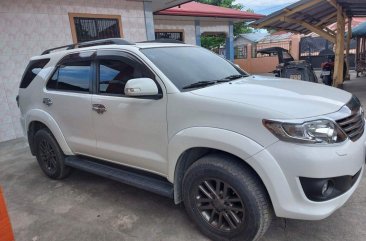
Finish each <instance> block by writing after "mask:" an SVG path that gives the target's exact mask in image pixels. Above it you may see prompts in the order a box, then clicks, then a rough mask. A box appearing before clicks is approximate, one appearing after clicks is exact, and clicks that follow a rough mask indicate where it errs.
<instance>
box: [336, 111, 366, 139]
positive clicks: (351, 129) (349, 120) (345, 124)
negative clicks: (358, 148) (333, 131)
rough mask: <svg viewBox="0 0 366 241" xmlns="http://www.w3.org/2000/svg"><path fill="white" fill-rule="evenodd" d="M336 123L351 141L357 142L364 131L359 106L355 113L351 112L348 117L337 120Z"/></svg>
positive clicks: (362, 117)
mask: <svg viewBox="0 0 366 241" xmlns="http://www.w3.org/2000/svg"><path fill="white" fill-rule="evenodd" d="M337 123H338V125H339V126H340V127H341V128H342V130H343V131H344V132H345V133H346V134H347V136H348V137H349V138H350V139H351V140H352V141H357V140H358V139H359V138H360V137H361V136H362V134H363V132H364V129H365V119H364V115H363V110H362V108H361V107H360V106H359V107H358V108H357V110H356V111H352V114H351V115H350V116H348V117H346V118H343V119H340V120H337Z"/></svg>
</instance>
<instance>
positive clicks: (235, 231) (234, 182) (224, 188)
mask: <svg viewBox="0 0 366 241" xmlns="http://www.w3.org/2000/svg"><path fill="white" fill-rule="evenodd" d="M240 161H241V160H237V159H236V158H233V157H230V156H227V155H222V154H219V155H208V156H204V157H203V158H201V159H200V160H198V161H196V162H195V163H194V164H192V166H191V167H189V169H188V170H187V172H186V174H185V176H184V178H183V200H184V204H185V207H186V210H187V212H188V215H189V216H190V217H191V219H193V220H194V221H195V222H196V224H197V226H198V228H199V229H200V230H201V232H202V233H204V234H205V235H207V236H208V237H210V238H211V239H212V240H217V241H224V240H233V241H234V240H235V241H239V240H240V241H253V240H258V239H260V238H261V237H262V236H263V234H264V233H265V232H266V231H267V229H268V227H269V225H270V223H271V220H272V215H273V211H272V206H271V203H270V201H269V197H268V195H267V193H266V191H265V189H264V187H263V184H262V183H261V181H260V180H259V178H258V177H257V176H256V175H254V174H253V173H252V171H250V170H247V169H246V168H245V167H244V166H243V165H241V163H240Z"/></svg>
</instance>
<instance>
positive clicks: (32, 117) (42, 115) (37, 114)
mask: <svg viewBox="0 0 366 241" xmlns="http://www.w3.org/2000/svg"><path fill="white" fill-rule="evenodd" d="M25 127H26V128H25V129H26V131H27V137H28V142H29V145H30V149H31V151H32V154H33V155H34V153H35V150H34V148H35V147H34V145H33V142H34V140H33V138H34V135H35V133H36V132H37V131H38V130H39V129H42V128H47V129H48V130H49V131H50V132H51V133H52V135H53V136H54V137H55V139H56V141H57V143H58V144H59V146H60V148H61V150H62V151H63V153H64V154H65V155H73V152H72V151H71V149H70V147H69V146H68V144H67V142H66V140H65V137H64V136H63V134H62V132H61V129H60V127H59V126H58V124H57V122H56V121H55V120H54V119H53V118H52V116H51V115H50V114H48V113H47V112H45V111H43V110H40V109H34V110H31V111H29V112H28V113H27V115H26V118H25Z"/></svg>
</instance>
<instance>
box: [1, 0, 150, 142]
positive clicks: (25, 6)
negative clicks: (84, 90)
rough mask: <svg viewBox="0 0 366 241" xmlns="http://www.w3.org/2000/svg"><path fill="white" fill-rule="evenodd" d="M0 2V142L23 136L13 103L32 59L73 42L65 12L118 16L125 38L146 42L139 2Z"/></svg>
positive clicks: (42, 0)
mask: <svg viewBox="0 0 366 241" xmlns="http://www.w3.org/2000/svg"><path fill="white" fill-rule="evenodd" d="M0 1H1V2H0V141H6V140H10V139H14V138H17V137H21V136H23V133H22V130H21V126H20V124H19V115H20V113H19V110H18V108H17V106H16V101H15V97H16V95H17V93H18V86H19V81H20V79H21V77H22V74H23V71H24V69H25V67H26V65H27V63H28V60H29V58H30V57H31V56H33V55H39V54H40V53H41V52H42V51H43V50H45V49H47V48H51V47H56V46H61V45H66V44H70V43H72V37H71V30H70V22H69V17H68V13H70V12H71V13H92V14H111V15H121V18H122V27H123V35H124V37H125V38H126V39H128V40H131V41H142V40H146V30H145V22H144V12H143V3H142V2H139V1H125V0H58V1H56V0H28V1H25V0H0Z"/></svg>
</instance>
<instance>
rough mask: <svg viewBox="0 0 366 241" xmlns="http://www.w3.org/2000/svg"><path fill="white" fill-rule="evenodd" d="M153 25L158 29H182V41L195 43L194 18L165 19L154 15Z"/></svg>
mask: <svg viewBox="0 0 366 241" xmlns="http://www.w3.org/2000/svg"><path fill="white" fill-rule="evenodd" d="M154 25H155V29H159V30H183V36H184V42H185V43H187V44H196V36H195V27H194V20H166V19H157V17H156V16H155V19H154Z"/></svg>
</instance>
